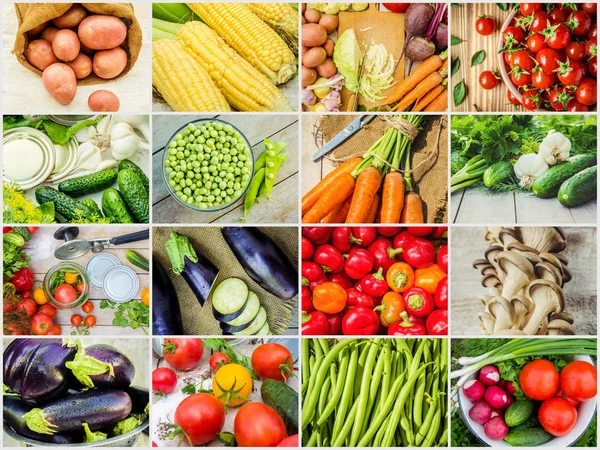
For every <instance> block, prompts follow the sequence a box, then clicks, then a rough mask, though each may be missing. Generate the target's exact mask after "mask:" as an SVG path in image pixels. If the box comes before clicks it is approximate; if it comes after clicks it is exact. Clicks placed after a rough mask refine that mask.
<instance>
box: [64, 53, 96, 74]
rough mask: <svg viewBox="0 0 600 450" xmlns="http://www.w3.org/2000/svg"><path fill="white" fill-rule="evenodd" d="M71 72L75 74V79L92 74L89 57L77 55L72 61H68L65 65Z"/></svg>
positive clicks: (81, 54)
mask: <svg viewBox="0 0 600 450" xmlns="http://www.w3.org/2000/svg"><path fill="white" fill-rule="evenodd" d="M66 64H67V66H69V67H70V68H71V69H73V72H75V76H76V77H77V79H79V80H80V79H82V78H85V77H87V76H88V75H89V74H90V73H92V60H91V59H90V57H89V56H87V55H84V54H83V53H80V54H79V55H77V58H75V59H74V60H73V61H69V62H67V63H66Z"/></svg>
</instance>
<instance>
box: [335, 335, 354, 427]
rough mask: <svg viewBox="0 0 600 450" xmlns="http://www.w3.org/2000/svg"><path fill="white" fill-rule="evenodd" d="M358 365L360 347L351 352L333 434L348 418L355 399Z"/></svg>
mask: <svg viewBox="0 0 600 450" xmlns="http://www.w3.org/2000/svg"><path fill="white" fill-rule="evenodd" d="M357 366H358V348H356V347H355V348H353V349H352V350H351V352H350V362H349V363H348V374H347V376H346V379H345V380H344V389H343V391H342V398H341V400H340V404H339V408H338V410H336V415H335V421H334V424H333V435H334V436H337V434H338V433H339V432H340V430H341V429H342V425H343V424H344V420H345V419H346V412H347V411H348V407H349V406H350V403H351V402H352V401H353V400H354V378H355V377H356V370H357Z"/></svg>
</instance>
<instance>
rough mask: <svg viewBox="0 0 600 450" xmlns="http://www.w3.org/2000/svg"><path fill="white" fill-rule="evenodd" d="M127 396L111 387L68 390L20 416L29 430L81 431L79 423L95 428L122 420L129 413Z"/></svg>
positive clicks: (45, 431)
mask: <svg viewBox="0 0 600 450" xmlns="http://www.w3.org/2000/svg"><path fill="white" fill-rule="evenodd" d="M131 407H132V403H131V398H130V397H129V395H127V393H126V392H123V391H117V390H114V389H106V390H96V389H90V390H89V391H85V392H82V393H81V394H69V395H66V396H64V397H62V398H60V399H58V400H54V401H53V402H51V403H48V404H46V405H45V406H43V407H42V408H33V409H32V410H31V411H29V412H28V413H27V414H25V415H24V416H23V419H24V420H25V423H26V424H27V426H28V427H29V429H30V430H31V431H34V432H36V433H43V434H55V433H72V432H82V431H83V425H82V424H83V423H84V422H85V423H87V424H88V425H89V427H90V430H92V431H97V430H100V429H102V428H106V427H107V426H109V425H112V424H113V423H117V422H118V421H120V420H123V419H124V418H126V417H127V416H128V415H129V414H130V413H131Z"/></svg>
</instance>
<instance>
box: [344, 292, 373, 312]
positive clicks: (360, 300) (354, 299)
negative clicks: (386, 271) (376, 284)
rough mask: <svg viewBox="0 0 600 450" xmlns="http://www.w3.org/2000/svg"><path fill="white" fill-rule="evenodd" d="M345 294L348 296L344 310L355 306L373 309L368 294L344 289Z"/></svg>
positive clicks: (371, 300)
mask: <svg viewBox="0 0 600 450" xmlns="http://www.w3.org/2000/svg"><path fill="white" fill-rule="evenodd" d="M346 293H347V294H348V301H347V302H346V309H350V308H355V307H357V306H363V307H365V308H371V309H373V308H375V301H374V300H373V297H371V296H370V295H369V294H366V293H364V292H361V291H359V290H358V289H354V288H350V289H346Z"/></svg>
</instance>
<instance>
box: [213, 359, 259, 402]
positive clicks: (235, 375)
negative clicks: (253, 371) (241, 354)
mask: <svg viewBox="0 0 600 450" xmlns="http://www.w3.org/2000/svg"><path fill="white" fill-rule="evenodd" d="M212 389H213V392H214V393H215V397H217V398H218V399H219V401H220V402H221V403H223V404H224V405H225V406H238V405H241V404H242V403H244V402H245V401H246V400H248V397H250V393H251V392H252V377H251V376H250V372H248V370H247V369H246V368H245V367H244V366H242V365H240V364H225V365H224V366H221V367H220V368H219V369H217V372H216V373H215V375H214V377H213V381H212Z"/></svg>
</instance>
